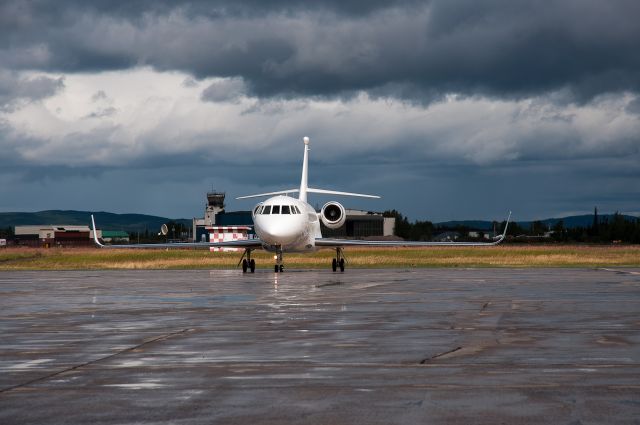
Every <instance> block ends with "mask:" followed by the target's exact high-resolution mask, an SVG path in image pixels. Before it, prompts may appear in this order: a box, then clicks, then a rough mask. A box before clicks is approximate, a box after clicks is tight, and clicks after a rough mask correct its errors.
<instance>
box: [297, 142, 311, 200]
mask: <svg viewBox="0 0 640 425" xmlns="http://www.w3.org/2000/svg"><path fill="white" fill-rule="evenodd" d="M302 141H303V142H304V157H303V159H302V177H301V178H300V190H299V191H298V199H299V200H301V201H303V202H307V190H308V189H309V185H308V180H309V138H308V137H306V136H305V137H304V138H303V139H302Z"/></svg>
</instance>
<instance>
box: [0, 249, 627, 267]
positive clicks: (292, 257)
mask: <svg viewBox="0 0 640 425" xmlns="http://www.w3.org/2000/svg"><path fill="white" fill-rule="evenodd" d="M333 253H334V252H333V251H332V250H323V251H318V252H316V253H313V254H285V257H284V263H285V267H286V268H289V269H292V268H293V269H296V268H300V269H308V268H312V269H323V268H326V269H329V268H330V263H331V258H332V257H333ZM240 255H241V254H240V253H221V252H215V253H212V252H208V251H204V250H170V251H165V250H115V249H94V248H76V249H71V248H69V249H59V248H53V249H35V248H3V249H0V271H2V270H5V271H6V270H86V269H232V268H235V267H236V265H237V264H238V260H239V259H240ZM345 257H346V259H347V268H411V267H611V266H636V267H640V246H586V245H545V246H519V245H502V246H497V247H487V248H465V247H436V248H419V249H415V248H391V249H380V248H358V249H355V248H354V249H348V250H345ZM253 258H255V260H256V263H257V267H258V268H267V269H271V267H272V266H273V264H274V261H273V256H272V254H269V253H266V252H261V251H257V252H254V253H253Z"/></svg>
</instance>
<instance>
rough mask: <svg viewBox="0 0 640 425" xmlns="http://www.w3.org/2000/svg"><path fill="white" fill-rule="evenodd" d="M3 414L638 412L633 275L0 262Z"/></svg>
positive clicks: (211, 419)
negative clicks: (72, 267) (90, 267)
mask: <svg viewBox="0 0 640 425" xmlns="http://www.w3.org/2000/svg"><path fill="white" fill-rule="evenodd" d="M0 336H1V338H0V423H1V424H18V423H19V424H23V423H37V424H67V423H68V424H79V423H92V424H133V423H135V424H159V423H173V424H210V423H238V424H249V423H268V424H282V423H309V424H328V423H331V424H359V423H362V424H396V423H397V424H415V423H436V424H437V423H491V424H497V423H507V424H518V423H559V424H562V423H564V424H588V423H629V424H632V423H636V424H637V423H640V271H639V270H637V269H624V270H621V271H608V270H591V269H525V270H520V269H476V270H460V269H435V270H433V269H425V270H347V272H345V273H344V274H340V273H332V272H330V271H287V272H285V273H283V274H280V275H276V274H274V273H273V272H267V271H259V272H257V273H256V274H255V275H251V274H247V275H242V273H241V272H238V271H211V272H209V271H86V272H0Z"/></svg>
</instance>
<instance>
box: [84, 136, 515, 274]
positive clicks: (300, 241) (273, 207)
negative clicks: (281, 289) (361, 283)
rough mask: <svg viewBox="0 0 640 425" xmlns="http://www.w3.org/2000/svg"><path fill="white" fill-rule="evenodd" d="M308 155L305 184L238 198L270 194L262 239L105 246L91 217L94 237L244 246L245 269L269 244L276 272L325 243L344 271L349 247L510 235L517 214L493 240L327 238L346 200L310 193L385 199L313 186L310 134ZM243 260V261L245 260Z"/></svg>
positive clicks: (258, 219) (262, 214)
mask: <svg viewBox="0 0 640 425" xmlns="http://www.w3.org/2000/svg"><path fill="white" fill-rule="evenodd" d="M303 140H304V157H303V161H302V178H301V180H300V188H299V189H289V190H281V191H277V192H269V193H259V194H257V195H248V196H240V197H238V198H236V199H247V198H258V197H267V196H270V198H268V199H267V200H265V201H264V202H260V203H259V204H258V205H256V206H255V208H254V209H253V212H252V216H253V223H254V230H255V233H256V235H257V236H258V237H257V238H256V239H244V240H234V241H226V242H184V243H168V244H133V245H103V244H102V243H101V242H100V241H99V240H98V237H97V235H96V223H95V220H94V218H93V215H92V216H91V223H92V226H93V238H94V241H95V243H96V245H97V246H99V247H100V248H211V247H218V248H244V253H243V254H242V258H241V259H240V263H242V271H243V272H245V273H246V272H247V270H250V271H251V273H253V272H254V271H255V269H256V262H255V260H254V259H253V258H251V251H253V250H256V249H264V250H266V251H270V252H274V253H275V256H274V259H275V261H276V264H275V266H274V268H273V270H274V272H276V273H278V272H282V271H284V265H283V261H282V254H283V253H285V252H310V251H315V250H317V249H320V248H331V249H335V250H336V256H335V258H334V259H333V260H332V262H331V268H332V269H333V271H334V272H335V271H337V270H338V269H340V271H344V266H345V261H344V256H343V253H342V250H343V248H344V247H348V246H375V247H393V246H395V247H398V246H404V247H421V246H478V247H481V246H492V245H497V244H499V243H500V242H502V241H503V240H504V238H505V236H506V234H507V226H508V225H509V219H510V218H511V213H509V217H508V218H507V222H506V224H505V226H504V231H503V233H502V235H500V236H499V237H498V238H496V239H495V240H494V241H493V242H404V241H363V240H348V239H327V238H323V237H322V233H321V232H320V222H321V221H322V223H323V224H324V225H325V226H326V227H328V228H330V229H337V228H339V227H340V226H342V225H343V224H344V223H345V220H346V213H345V209H344V207H343V206H342V204H340V203H338V202H335V201H331V202H327V203H326V204H324V206H323V207H322V209H321V210H320V212H319V213H318V212H316V210H315V209H314V208H313V207H312V206H311V205H310V204H309V203H308V202H307V194H308V193H320V194H324V195H340V196H357V197H362V198H380V197H379V196H375V195H365V194H362V193H349V192H337V191H334V190H325V189H314V188H311V187H309V186H308V185H307V177H308V174H309V173H308V171H309V167H308V164H309V138H308V137H305V138H304V139H303ZM290 193H298V198H297V199H296V198H292V197H290V196H289V194H290ZM240 263H238V265H240Z"/></svg>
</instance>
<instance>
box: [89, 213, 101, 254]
mask: <svg viewBox="0 0 640 425" xmlns="http://www.w3.org/2000/svg"><path fill="white" fill-rule="evenodd" d="M91 225H92V226H93V227H92V228H91V230H93V242H94V243H95V244H96V246H97V247H98V248H104V245H103V244H101V243H100V241H99V240H98V232H96V221H95V220H94V219H93V214H91Z"/></svg>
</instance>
